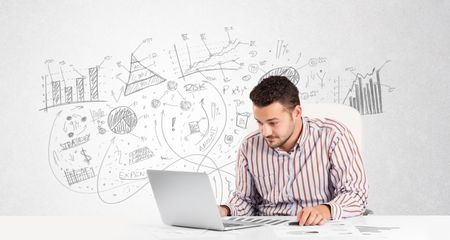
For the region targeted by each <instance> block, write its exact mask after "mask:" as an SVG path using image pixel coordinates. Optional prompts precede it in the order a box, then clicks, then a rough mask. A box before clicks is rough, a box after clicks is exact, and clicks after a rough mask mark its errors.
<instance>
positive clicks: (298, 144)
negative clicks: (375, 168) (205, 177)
mask: <svg viewBox="0 0 450 240" xmlns="http://www.w3.org/2000/svg"><path fill="white" fill-rule="evenodd" d="M298 95H299V94H298V89H297V87H296V86H295V85H294V84H293V83H292V82H291V81H289V80H288V79H287V78H286V77H283V76H271V77H268V78H266V79H264V80H262V81H261V82H260V83H259V84H258V85H257V86H256V87H255V88H254V89H253V90H252V91H251V93H250V98H251V100H252V102H253V113H254V117H255V119H256V121H257V122H258V124H259V131H257V132H254V133H253V134H250V135H249V136H247V137H246V138H245V139H244V140H243V141H242V144H241V146H240V149H239V152H238V157H237V163H236V190H235V192H234V193H233V194H232V195H231V197H230V199H229V200H228V202H227V203H226V204H224V205H220V206H219V211H220V214H221V216H230V215H296V216H297V220H298V221H299V224H300V225H321V224H324V223H325V222H326V221H327V220H329V219H341V218H347V217H353V216H358V215H361V214H362V213H363V212H364V211H365V209H366V205H367V197H368V195H367V189H368V184H367V180H366V173H365V170H364V165H363V161H362V158H361V155H360V153H359V149H358V146H357V144H356V142H355V140H354V138H353V136H352V134H351V133H350V131H349V130H348V128H347V127H345V126H344V125H342V124H341V123H339V122H337V121H334V120H331V119H324V120H320V119H312V118H308V117H306V116H302V108H301V106H300V100H299V96H298Z"/></svg>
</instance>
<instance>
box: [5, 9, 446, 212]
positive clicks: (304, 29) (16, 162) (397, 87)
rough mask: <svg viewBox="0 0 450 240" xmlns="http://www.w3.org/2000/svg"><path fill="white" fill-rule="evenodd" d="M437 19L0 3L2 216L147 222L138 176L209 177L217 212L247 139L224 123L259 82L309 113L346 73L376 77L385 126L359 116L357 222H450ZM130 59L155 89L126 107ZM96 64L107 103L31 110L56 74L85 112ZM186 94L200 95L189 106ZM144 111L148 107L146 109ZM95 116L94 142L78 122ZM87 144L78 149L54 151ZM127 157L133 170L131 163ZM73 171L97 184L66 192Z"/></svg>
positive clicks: (442, 45)
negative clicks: (157, 172)
mask: <svg viewBox="0 0 450 240" xmlns="http://www.w3.org/2000/svg"><path fill="white" fill-rule="evenodd" d="M449 10H450V5H449V3H448V2H446V1H332V2H331V1H330V2H325V1H277V2H276V3H275V2H273V1H222V2H218V1H122V2H112V1H95V2H94V1H77V2H74V1H22V2H18V1H2V2H1V3H0V32H1V36H2V37H1V38H0V53H1V55H0V56H1V57H2V61H1V62H0V65H1V68H0V79H1V80H0V84H1V85H0V94H1V96H2V100H1V102H0V106H1V108H2V114H1V115H0V124H1V125H0V126H2V133H1V145H0V150H1V151H0V153H1V160H0V164H1V165H0V169H1V172H0V214H2V215H66V214H67V215H74V214H75V215H78V214H80V215H94V214H104V215H117V214H129V215H130V214H131V215H153V214H157V213H156V207H155V204H154V202H153V201H154V200H153V198H152V197H151V191H150V189H149V187H148V184H146V183H147V182H146V181H145V180H139V179H138V180H136V181H134V182H132V183H131V181H130V180H126V179H124V177H128V178H129V177H133V178H139V177H140V176H139V175H137V176H136V175H134V176H130V175H129V174H128V175H127V174H126V173H129V172H135V173H136V174H139V173H140V172H142V171H143V169H146V168H158V169H161V168H167V169H183V170H188V171H196V170H198V171H207V172H208V173H210V176H211V181H212V182H213V186H214V190H215V191H216V192H217V200H218V201H220V200H224V199H225V198H226V195H228V193H229V190H230V186H231V188H232V187H233V183H232V182H233V176H232V174H233V171H234V168H233V161H234V151H235V150H236V145H237V144H238V142H239V139H240V138H241V137H242V134H243V132H244V131H245V129H243V128H241V127H245V122H243V123H239V124H236V117H237V114H238V113H239V114H244V115H245V113H251V107H250V103H249V100H248V97H247V96H248V93H249V91H250V90H251V88H252V87H253V86H254V85H255V84H256V83H257V80H258V78H259V77H260V76H261V75H263V74H264V73H265V72H267V71H269V70H271V69H274V68H277V67H283V66H292V67H293V68H296V69H297V72H298V74H299V77H300V80H299V82H298V84H297V86H298V87H299V89H300V91H301V92H303V99H302V101H303V102H312V103H313V102H336V101H339V102H342V101H343V99H344V98H345V96H346V94H347V92H348V90H349V89H350V88H351V85H352V82H353V81H354V80H355V74H357V73H360V74H363V75H365V74H367V73H371V72H372V69H373V68H375V69H380V79H381V83H382V84H383V85H382V101H383V112H382V113H378V114H364V115H363V121H364V130H365V136H364V143H365V146H364V150H365V155H366V169H367V172H368V175H369V181H370V193H369V208H371V209H373V210H374V211H375V213H376V214H450V207H449V206H448V204H445V203H446V202H447V199H449V197H450V190H449V181H447V178H446V177H447V176H446V175H447V172H448V171H449V170H450V166H449V162H450V161H448V160H449V159H448V154H447V145H448V143H449V140H450V137H449V136H450V135H449V130H450V127H449V125H448V124H446V120H447V119H448V118H449V111H448V109H449V100H450V99H449V97H448V93H449V83H448V82H449V81H448V76H449V74H450V70H449V68H448V66H449V63H450V58H449V56H450V49H449V40H448V39H449V37H450V30H449V28H448V26H447V25H448V22H449V21H450V14H449V13H450V11H449ZM225 27H227V28H228V29H229V34H230V40H231V41H232V42H231V43H229V42H228V36H227V33H226V31H225ZM230 27H232V29H230ZM202 33H204V34H205V35H204V36H205V37H206V39H205V44H206V46H207V47H208V50H207V49H206V47H205V45H204V43H203V42H202V40H201V37H200V34H202ZM182 34H187V36H188V38H189V39H188V40H186V41H183V40H182V36H181V35H182ZM148 38H151V40H147V41H144V40H145V39H148ZM234 40H237V42H233V41H234ZM251 41H254V44H250V43H251ZM142 42H144V43H143V44H142V45H141V47H140V48H138V49H137V50H135V49H136V48H137V47H138V46H139V45H140V44H141V43H142ZM239 42H241V43H239ZM281 42H282V43H283V45H286V49H284V47H281V45H280V43H281ZM237 43H239V44H237ZM186 44H187V45H188V46H189V49H190V52H189V54H190V56H191V65H195V64H193V63H195V62H198V65H196V66H197V67H199V68H201V69H203V70H206V69H210V71H203V72H202V73H194V74H192V75H189V76H186V77H185V78H184V79H183V77H182V76H181V74H180V65H181V68H182V69H183V72H184V75H187V73H188V70H189V55H188V54H187V51H186V49H187V47H186ZM233 44H235V45H233ZM277 46H279V47H280V48H277ZM175 47H176V48H177V54H178V55H179V56H178V58H179V59H180V63H178V60H177V59H176V55H177V54H176V53H175ZM224 47H225V50H223V48H224ZM277 49H278V50H277ZM285 50H286V51H285ZM133 51H135V52H134V53H135V55H136V58H137V60H140V61H141V62H142V64H143V65H145V66H146V67H147V68H148V69H149V70H151V71H153V72H155V73H157V74H158V75H160V76H161V79H163V80H165V81H164V82H162V83H161V84H158V85H155V86H151V87H147V88H145V89H143V90H142V91H138V92H135V93H133V94H129V95H127V96H124V95H123V94H122V95H120V93H121V89H123V88H122V87H124V86H125V83H127V82H128V75H129V72H128V71H127V70H126V68H130V55H131V53H132V52H133ZM208 51H210V52H211V57H209V56H208V54H207V52H208ZM253 51H255V52H253ZM218 53H220V54H218ZM255 53H256V55H255ZM49 59H52V60H53V61H47V60H49ZM233 60H234V61H233ZM387 61H388V62H387ZM102 62H103V63H102ZM118 62H121V65H123V67H120V66H119V64H118ZM386 62H387V63H386ZM385 63H386V64H385ZM240 64H241V65H240ZM383 64H385V65H384V66H383ZM94 66H100V67H99V69H98V81H99V82H98V89H99V100H103V101H104V102H96V103H94V102H89V103H82V104H81V103H80V104H67V105H63V106H55V107H52V108H49V109H48V111H43V110H41V109H42V108H44V107H45V101H44V100H45V96H44V95H45V93H47V100H48V102H47V106H50V105H52V104H53V102H52V101H53V100H52V99H51V95H52V91H51V88H52V86H51V84H50V82H51V81H52V80H51V78H53V81H54V82H57V81H61V83H62V85H63V84H64V82H63V81H62V80H61V79H62V78H63V77H62V75H61V72H62V73H63V75H64V79H65V83H66V87H70V86H72V93H73V95H74V97H73V101H75V99H76V97H75V96H76V86H75V85H74V83H75V82H76V78H79V77H80V76H81V75H84V76H85V77H86V78H85V80H83V81H85V82H84V85H83V86H84V88H85V89H84V91H85V92H86V94H85V100H87V99H88V98H90V90H89V88H90V86H89V83H88V82H89V76H88V68H91V67H94ZM382 66H383V67H382ZM381 67H382V68H381ZM220 68H222V69H223V70H224V73H223V74H222V71H220ZM49 69H50V70H49ZM74 69H75V70H76V71H78V72H80V73H79V74H78V73H77V72H76V71H75V70H74ZM192 69H193V70H195V67H193V68H192ZM212 69H215V70H212ZM49 71H50V72H51V73H52V74H51V75H52V76H50V75H49ZM143 72H145V74H150V71H145V70H144V71H143ZM141 77H142V76H141ZM224 77H225V78H224ZM248 77H250V80H248V81H246V80H247V78H248ZM45 78H47V80H46V81H47V91H45V90H44V89H43V86H44V83H45V82H44V79H45ZM321 78H323V79H322V80H321ZM373 78H374V79H375V75H373ZM119 79H121V80H119ZM156 80H158V78H156V79H155V81H156ZM366 80H367V79H366ZM122 81H123V82H122ZM124 82H125V83H124ZM169 82H170V84H172V85H171V89H173V90H168V88H169V86H168V83H169ZM338 82H339V85H338ZM71 84H72V85H71ZM173 84H176V86H175V85H173ZM186 84H204V89H202V90H199V91H196V92H194V93H188V92H186V88H185V87H184V86H185V85H186ZM129 87H131V85H129ZM175 88H176V89H175ZM64 90H65V89H61V92H62V94H63V95H64ZM233 90H234V91H233ZM68 91H69V90H68ZM166 91H167V94H165V92H166ZM241 91H242V92H241ZM337 92H339V95H338V94H337ZM314 93H315V94H314ZM352 94H353V92H352ZM119 96H121V97H120V98H119ZM61 99H62V101H66V100H65V98H64V97H62V98H61ZM154 99H159V100H160V103H161V105H160V106H158V107H152V105H151V101H152V100H154ZM184 101H185V102H184ZM241 101H243V102H241ZM189 103H190V104H191V105H189ZM180 104H183V107H185V108H186V109H185V110H183V109H181V107H180ZM344 104H348V102H344ZM79 106H82V108H77V107H79ZM119 106H127V107H129V108H127V110H132V111H133V112H134V113H135V114H136V118H137V122H136V126H135V127H134V129H133V130H132V131H131V132H130V133H127V134H118V133H114V131H116V132H119V130H118V129H117V125H115V126H116V128H114V126H111V127H110V126H108V115H109V114H110V113H111V112H112V111H113V109H115V108H116V107H119ZM99 109H101V110H102V111H103V112H104V115H105V116H101V117H99V119H98V120H99V121H103V123H101V124H100V127H101V128H103V129H104V130H105V132H104V133H103V132H101V131H100V130H99V128H98V126H99V122H97V121H96V120H93V114H92V113H91V111H98V110H99ZM163 110H164V113H162V112H163ZM112 113H113V114H114V112H112ZM125 113H128V112H125ZM68 116H70V117H72V119H71V120H68V119H67V117H68ZM83 116H85V117H86V121H83V120H82V117H83ZM241 117H242V116H241ZM132 119H133V118H131V120H132ZM240 119H241V118H240ZM249 119H250V120H251V119H252V116H251V115H250V116H249ZM244 120H245V117H244ZM196 121H198V122H197V123H198V125H195V122H196ZM189 122H191V124H193V125H192V129H191V128H190V126H189ZM110 123H111V124H112V125H113V124H115V123H117V122H116V121H114V120H110ZM129 123H130V122H129ZM119 124H120V123H119ZM130 124H132V125H133V123H132V122H131V123H130ZM241 124H243V125H241ZM155 125H156V127H155ZM237 125H240V126H241V127H240V126H237ZM196 127H198V128H196ZM197 131H199V133H198V132H197ZM71 132H73V133H74V136H69V133H71ZM126 132H129V131H126ZM190 133H192V134H190ZM77 134H78V135H77ZM201 134H204V136H202V135H201ZM86 135H89V139H88V142H86V143H84V144H81V145H79V146H69V147H67V148H68V149H67V150H64V147H63V146H62V145H61V144H64V143H66V142H67V141H70V140H72V139H74V138H80V139H83V136H86ZM142 137H145V138H143V139H142ZM165 139H166V140H165ZM85 140H86V139H85ZM69 145H70V144H69ZM66 146H68V145H66ZM202 146H204V147H202ZM137 149H141V154H142V153H144V157H143V158H136V157H133V156H131V155H132V154H131V152H133V151H135V150H137ZM83 150H84V151H83ZM142 151H143V152H142ZM83 154H85V155H87V156H89V157H90V158H89V157H85V156H84V155H83ZM55 156H56V157H55ZM180 158H181V160H180ZM140 160H141V161H140ZM177 160H178V161H177ZM130 161H131V162H130ZM133 161H134V162H133ZM138 161H140V162H138ZM215 165H217V166H219V167H220V166H222V168H220V170H217V169H216V171H214V168H217V167H216V166H215ZM75 169H86V170H88V172H87V173H93V174H94V175H95V177H92V178H89V179H87V180H84V181H80V182H78V183H75V184H71V185H69V182H68V179H67V178H66V177H65V175H64V170H75ZM91 169H92V172H90V171H91ZM121 177H122V178H121ZM214 182H215V184H214ZM141 188H142V189H141ZM180 201H181V200H180Z"/></svg>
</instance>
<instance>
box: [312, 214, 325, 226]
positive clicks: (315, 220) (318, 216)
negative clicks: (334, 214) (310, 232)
mask: <svg viewBox="0 0 450 240" xmlns="http://www.w3.org/2000/svg"><path fill="white" fill-rule="evenodd" d="M323 219H324V218H323V216H322V215H321V214H317V217H316V219H314V222H313V223H312V225H320V222H321V221H322V220H323Z"/></svg>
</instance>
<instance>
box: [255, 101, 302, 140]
mask: <svg viewBox="0 0 450 240" xmlns="http://www.w3.org/2000/svg"><path fill="white" fill-rule="evenodd" d="M299 111H300V112H299ZM253 114H254V115H255V119H256V121H257V122H258V125H259V130H260V131H261V134H262V135H263V136H264V139H265V140H266V141H267V143H268V144H269V146H271V147H273V148H276V147H281V148H283V145H284V144H285V143H286V142H287V141H288V140H289V139H290V138H291V137H292V135H293V133H294V131H295V121H294V120H295V119H296V118H298V117H300V115H301V109H300V107H299V106H297V107H296V108H295V109H294V110H293V111H290V110H289V109H287V108H286V107H284V106H283V105H282V104H281V103H279V102H274V103H272V104H270V105H268V106H265V107H257V106H253Z"/></svg>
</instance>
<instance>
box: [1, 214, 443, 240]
mask: <svg viewBox="0 0 450 240" xmlns="http://www.w3.org/2000/svg"><path fill="white" fill-rule="evenodd" d="M283 218H287V219H293V218H292V217H283ZM345 222H348V223H351V224H353V225H354V226H356V228H357V229H359V230H360V232H361V235H360V236H355V237H351V238H349V237H348V236H334V237H326V238H325V239H449V237H448V236H449V235H450V234H449V233H448V231H449V229H450V216H376V215H372V216H366V217H357V218H352V219H347V220H345ZM286 227H287V226H285V228H286ZM300 228H301V227H298V226H292V227H291V229H292V230H293V231H296V230H298V229H300ZM279 232H280V228H278V229H277V228H276V227H273V226H263V227H257V228H249V229H242V230H235V231H228V232H217V231H208V230H199V229H186V228H178V227H170V226H166V225H164V224H162V223H161V222H160V220H159V219H157V218H155V217H154V218H152V219H148V220H147V219H136V218H123V217H122V218H118V217H8V216H2V217H0V239H5V240H7V239H76V240H84V239H108V240H112V239H123V240H125V239H127V240H128V239H129V240H140V239H214V240H219V239H258V240H263V239H277V238H280V237H282V236H280V234H279ZM446 236H447V237H446ZM283 237H286V238H282V239H322V238H318V237H317V236H313V235H309V236H301V235H292V236H291V237H289V235H284V236H283Z"/></svg>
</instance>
